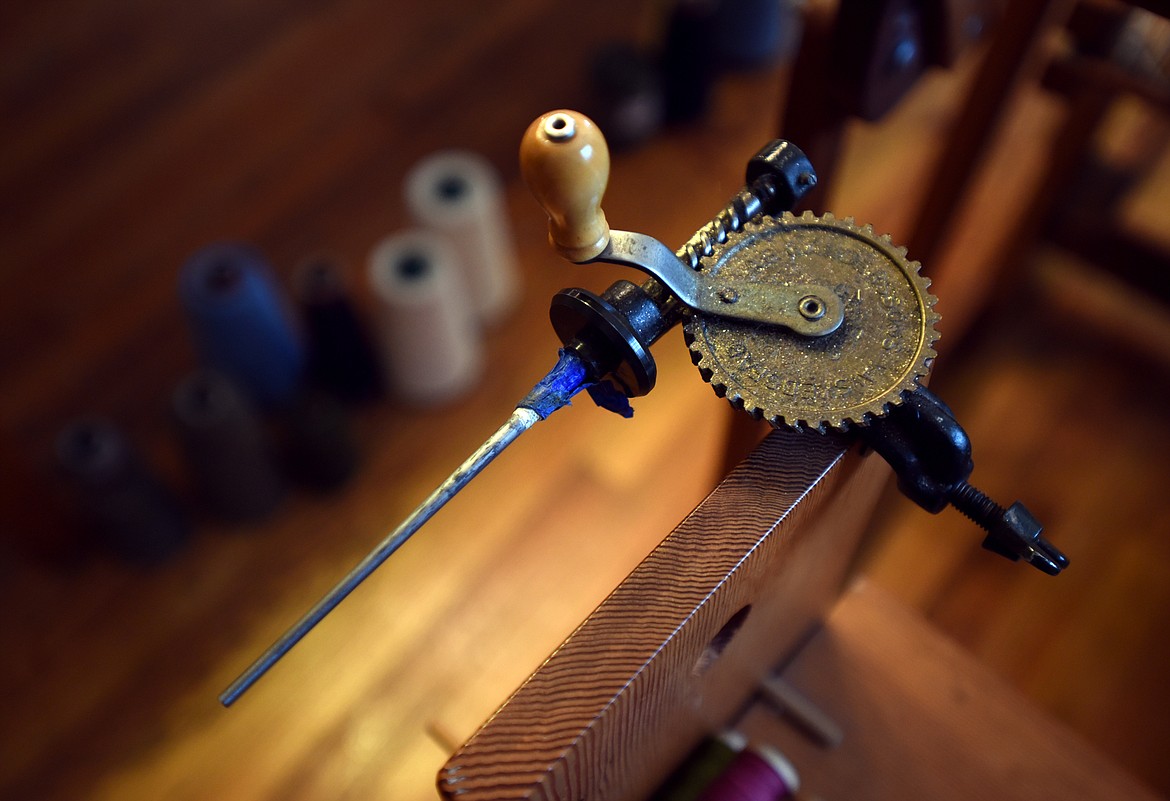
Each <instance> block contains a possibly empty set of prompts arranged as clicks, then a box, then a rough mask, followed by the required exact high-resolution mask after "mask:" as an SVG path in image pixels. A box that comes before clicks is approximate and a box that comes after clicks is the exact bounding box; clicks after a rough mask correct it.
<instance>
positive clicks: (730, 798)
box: [699, 745, 800, 801]
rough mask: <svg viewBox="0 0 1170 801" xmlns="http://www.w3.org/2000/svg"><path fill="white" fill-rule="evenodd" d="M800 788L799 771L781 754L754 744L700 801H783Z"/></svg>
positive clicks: (734, 761) (737, 758)
mask: <svg viewBox="0 0 1170 801" xmlns="http://www.w3.org/2000/svg"><path fill="white" fill-rule="evenodd" d="M798 787H800V778H799V776H798V775H797V773H796V768H794V767H792V763H791V762H789V761H788V760H787V759H785V758H784V756H783V755H782V754H781V753H780V752H779V751H777V750H775V749H774V748H769V747H767V746H761V745H752V746H751V747H749V748H748V749H747V750H744V751H741V752H740V753H739V754H738V755H736V757H735V759H734V760H733V761H732V763H731V764H730V765H729V766H728V768H727V770H725V771H724V772H723V773H722V774H720V776H719V777H718V778H717V779H715V781H713V782H712V783H711V784H710V785H709V786H708V787H707V789H706V791H704V792H703V794H702V795H701V796H700V797H699V801H781V799H784V798H791V797H792V796H793V794H794V793H795V792H796V790H797V788H798Z"/></svg>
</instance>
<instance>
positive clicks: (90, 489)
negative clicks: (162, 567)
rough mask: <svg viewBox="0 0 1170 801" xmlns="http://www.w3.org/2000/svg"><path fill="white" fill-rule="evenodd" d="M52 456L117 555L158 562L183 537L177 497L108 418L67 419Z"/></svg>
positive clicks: (84, 511) (100, 535) (186, 525)
mask: <svg viewBox="0 0 1170 801" xmlns="http://www.w3.org/2000/svg"><path fill="white" fill-rule="evenodd" d="M55 456H56V461H57V464H58V465H59V467H60V468H61V470H62V471H63V472H64V473H65V475H66V476H67V477H68V478H69V479H70V481H71V483H72V484H73V489H74V490H75V494H76V497H77V499H78V501H79V505H80V507H81V512H82V514H83V516H84V517H85V518H86V522H87V523H89V524H90V525H92V526H93V528H94V531H95V533H96V534H97V537H98V538H99V541H100V543H101V544H102V545H103V546H104V547H106V548H107V549H109V550H110V551H111V552H113V553H114V554H115V555H117V556H119V557H121V558H122V559H125V560H127V561H129V562H134V563H138V564H144V565H150V564H157V563H159V562H162V561H164V560H165V559H166V558H167V557H169V556H171V555H172V554H174V553H175V552H176V551H178V550H179V549H180V548H181V547H182V546H183V545H184V544H185V543H186V541H187V539H188V538H189V536H190V533H191V528H190V524H189V523H188V521H187V519H186V517H185V516H184V514H183V513H182V510H181V508H180V507H179V504H178V501H177V500H176V499H175V497H174V496H173V495H172V494H171V492H170V491H169V490H168V489H167V488H166V487H165V486H163V484H162V483H161V482H159V481H158V480H157V479H156V478H155V477H154V476H153V475H152V474H151V473H150V471H149V470H148V469H147V466H146V464H145V462H143V460H142V459H141V457H140V456H139V455H138V453H137V452H136V451H135V450H134V448H133V447H132V445H131V444H130V442H129V440H128V439H127V438H126V437H125V435H124V434H123V433H122V432H121V431H120V430H119V429H118V428H117V427H115V426H114V425H113V424H112V423H110V422H108V421H106V420H100V419H88V420H77V421H75V422H73V423H70V424H69V425H67V426H66V427H65V428H64V429H62V430H61V432H60V433H59V434H58V435H57V440H56V443H55Z"/></svg>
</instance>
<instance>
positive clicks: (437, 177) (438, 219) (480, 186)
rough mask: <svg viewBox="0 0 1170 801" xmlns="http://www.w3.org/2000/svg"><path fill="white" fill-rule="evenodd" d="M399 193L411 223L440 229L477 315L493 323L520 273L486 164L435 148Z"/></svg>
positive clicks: (511, 299)
mask: <svg viewBox="0 0 1170 801" xmlns="http://www.w3.org/2000/svg"><path fill="white" fill-rule="evenodd" d="M405 192H406V205H407V207H408V208H409V209H410V214H411V216H412V217H413V218H414V220H415V222H416V223H418V225H420V226H422V227H424V228H431V229H433V230H435V231H440V232H442V233H443V235H444V236H446V237H448V238H449V239H450V240H451V244H452V245H454V247H455V249H456V251H457V252H458V254H459V261H460V266H461V268H462V269H463V271H464V275H465V276H466V279H467V286H468V287H469V288H470V289H471V291H472V297H473V299H474V302H475V304H476V308H477V309H478V311H479V315H480V319H481V320H483V321H484V322H485V323H495V322H498V321H499V320H500V319H501V318H502V317H503V316H504V315H505V314H506V313H507V312H508V311H510V310H511V309H512V307H513V306H514V305H515V303H516V300H517V297H518V295H519V292H520V277H519V271H518V269H517V266H516V251H515V246H514V244H513V241H512V229H511V225H510V223H509V221H508V214H507V210H506V209H505V207H504V201H503V190H502V188H501V181H500V178H499V176H498V175H497V173H496V171H495V170H494V169H493V168H492V165H491V164H490V163H488V161H487V160H486V159H484V158H482V157H481V156H479V155H477V154H475V153H471V152H468V151H463V150H445V151H441V152H439V153H435V154H434V155H432V156H429V157H428V158H426V159H424V160H423V161H421V162H419V163H418V164H417V165H415V167H414V168H413V169H412V170H411V171H410V173H409V174H408V175H407V176H406V185H405Z"/></svg>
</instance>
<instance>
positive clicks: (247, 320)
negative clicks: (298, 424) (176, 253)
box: [179, 243, 305, 406]
mask: <svg viewBox="0 0 1170 801" xmlns="http://www.w3.org/2000/svg"><path fill="white" fill-rule="evenodd" d="M179 293H180V296H181V298H182V302H183V308H184V310H185V311H186V314H187V321H188V323H189V324H190V327H191V334H192V336H193V337H194V339H195V344H196V346H197V348H198V350H199V353H200V355H201V357H202V359H203V361H204V363H205V365H206V366H208V367H211V368H213V369H215V370H219V371H220V372H222V373H224V374H225V375H227V376H229V377H230V378H231V379H232V380H233V381H235V382H236V383H237V384H238V385H239V386H240V387H241V388H242V389H244V390H245V391H247V392H248V394H249V395H251V397H252V398H253V399H254V400H255V401H257V402H258V403H260V404H261V405H264V406H279V405H281V404H284V403H288V402H289V401H290V400H292V398H293V397H294V396H295V395H296V392H297V390H298V389H299V388H300V384H301V378H302V373H303V370H304V362H305V354H304V347H303V345H302V343H301V340H300V336H299V333H298V331H297V330H296V327H295V325H294V322H293V316H292V313H291V311H290V309H289V305H288V303H287V301H286V299H285V297H284V295H283V293H282V292H281V290H280V288H279V286H278V285H277V283H276V281H275V279H274V278H273V276H272V272H271V269H270V268H269V266H268V264H267V262H265V260H264V258H263V257H262V256H261V255H260V254H259V253H258V252H257V251H256V250H254V249H253V248H251V247H248V246H246V245H242V244H236V243H218V244H214V245H209V246H207V247H205V248H203V249H202V250H200V251H198V252H197V253H196V254H195V255H193V256H192V257H191V258H190V259H189V260H188V261H187V263H186V264H185V265H184V266H183V270H182V273H181V275H180V277H179Z"/></svg>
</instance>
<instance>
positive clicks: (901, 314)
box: [683, 211, 939, 432]
mask: <svg viewBox="0 0 1170 801" xmlns="http://www.w3.org/2000/svg"><path fill="white" fill-rule="evenodd" d="M699 269H700V270H702V271H703V272H704V273H706V274H707V276H708V280H711V281H714V282H715V283H716V284H717V285H718V284H720V283H721V282H723V281H726V282H727V284H728V285H729V286H732V287H734V286H736V285H739V286H743V285H746V284H753V283H771V284H779V285H786V284H816V285H820V286H827V287H832V288H833V290H834V291H835V292H836V294H837V296H838V297H839V298H840V299H841V301H842V302H843V303H844V304H845V319H844V321H843V322H842V323H841V326H840V327H839V328H838V329H837V330H836V331H834V332H832V333H831V334H828V335H826V336H822V337H807V336H801V335H799V334H795V333H793V332H791V331H789V330H788V329H786V328H780V327H777V326H768V325H758V324H752V323H744V322H737V321H735V320H731V319H728V318H724V317H717V316H715V315H709V314H702V313H700V312H695V313H693V314H692V315H691V316H690V318H689V319H688V320H687V321H686V322H685V324H684V326H683V334H684V336H685V337H686V342H687V346H688V347H689V348H690V350H691V359H692V360H693V361H694V362H695V364H696V365H697V366H698V368H699V372H700V373H701V374H702V376H703V380H705V381H708V382H709V383H710V384H711V385H712V386H713V387H714V389H715V392H716V393H717V394H718V395H720V396H723V397H726V398H727V400H728V401H730V402H731V405H732V406H735V407H737V408H741V409H743V410H745V411H746V412H748V413H749V414H751V415H752V416H753V417H757V418H763V419H766V420H768V421H769V422H771V423H772V424H773V425H776V426H781V427H785V428H792V429H813V430H817V431H822V432H824V431H826V430H829V429H837V430H846V429H849V428H850V427H852V426H864V425H866V424H867V423H868V422H869V421H870V420H872V419H873V418H875V417H880V416H882V415H884V414H885V413H886V412H888V411H889V409H890V408H891V407H892V406H894V405H896V404H899V403H901V402H902V398H903V394H904V393H906V392H909V391H913V390H915V389H916V388H917V387H918V386H919V381H920V380H921V379H923V378H925V377H926V376H927V374H928V373H929V372H930V364H931V362H932V361H933V359H934V357H935V351H934V343H935V342H936V341H937V340H938V332H937V331H936V330H935V324H936V323H937V322H938V320H939V316H938V314H936V313H935V311H934V304H935V298H934V296H932V295H931V294H930V293H929V292H928V291H927V290H928V288H929V286H930V281H929V280H928V279H926V278H925V277H923V276H921V275H919V264H918V262H912V261H907V259H906V249H905V248H902V247H898V246H896V245H894V244H893V242H891V241H890V237H889V236H877V235H875V234H874V232H873V228H872V227H871V226H868V225H866V226H864V227H861V226H858V225H856V224H855V223H854V221H853V220H852V218H847V219H843V220H841V219H837V218H835V217H833V216H832V215H831V214H825V215H824V216H821V217H817V216H815V215H814V214H813V213H812V212H807V211H806V212H805V213H804V214H803V215H801V216H800V217H795V216H793V215H792V214H789V213H787V212H785V213H784V214H783V215H782V216H780V217H763V218H761V219H760V220H759V221H757V222H751V223H748V224H747V225H746V226H744V229H743V230H742V231H740V232H737V233H733V234H730V235H728V237H727V241H726V242H724V243H722V244H720V245H718V246H717V247H716V248H715V249H714V252H712V254H711V255H710V256H708V257H706V258H704V259H703V260H702V263H701V264H700V267H699Z"/></svg>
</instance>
